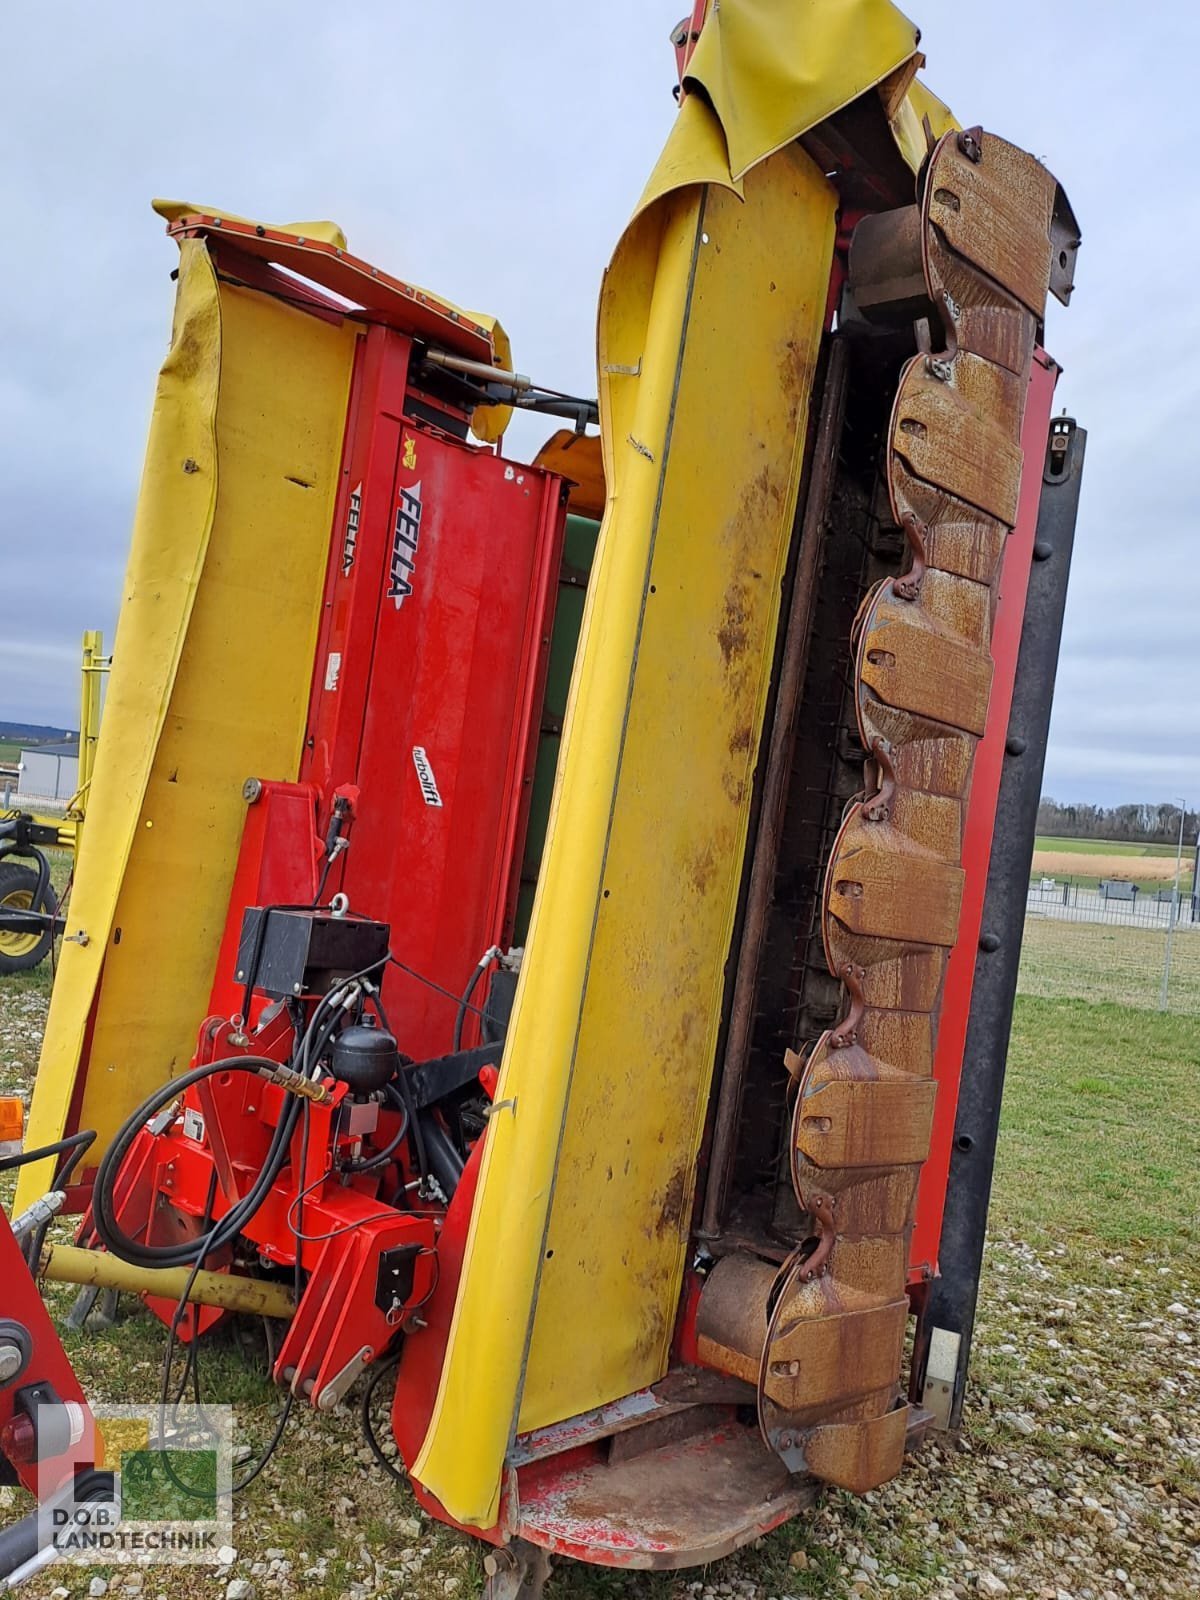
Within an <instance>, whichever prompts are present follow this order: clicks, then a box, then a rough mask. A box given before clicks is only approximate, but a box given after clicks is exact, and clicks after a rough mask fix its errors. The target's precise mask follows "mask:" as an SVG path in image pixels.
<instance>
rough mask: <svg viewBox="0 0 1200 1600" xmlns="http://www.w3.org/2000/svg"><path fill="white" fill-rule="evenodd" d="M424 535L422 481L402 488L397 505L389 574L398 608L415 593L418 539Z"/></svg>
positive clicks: (392, 595)
mask: <svg viewBox="0 0 1200 1600" xmlns="http://www.w3.org/2000/svg"><path fill="white" fill-rule="evenodd" d="M420 536H421V485H420V484H419V483H414V484H413V486H412V488H411V489H401V491H400V504H399V505H398V506H397V507H396V531H395V533H394V534H393V535H392V566H391V571H390V573H389V575H388V590H387V592H388V599H389V600H394V601H395V602H396V610H397V611H399V609H400V607H401V606H402V605H403V604H404V602H405V601H406V600H407V599H408V597H409V595H410V594H411V593H412V580H413V570H414V568H415V567H416V564H417V540H418V539H419V538H420Z"/></svg>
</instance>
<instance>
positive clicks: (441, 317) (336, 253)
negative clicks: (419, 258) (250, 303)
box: [167, 212, 495, 364]
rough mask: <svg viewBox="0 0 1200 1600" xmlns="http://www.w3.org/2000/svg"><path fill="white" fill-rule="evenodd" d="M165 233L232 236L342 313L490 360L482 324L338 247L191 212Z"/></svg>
mask: <svg viewBox="0 0 1200 1600" xmlns="http://www.w3.org/2000/svg"><path fill="white" fill-rule="evenodd" d="M167 233H168V234H169V235H170V236H171V238H173V239H191V238H207V239H210V240H212V239H220V240H230V241H232V242H233V243H234V244H235V245H236V248H237V250H238V251H239V252H240V253H242V254H243V255H246V256H252V257H256V258H257V259H259V260H260V261H264V262H267V263H269V264H270V265H271V266H274V267H283V268H285V269H286V270H287V272H289V273H294V274H295V275H296V276H297V277H298V278H300V279H308V280H310V282H311V283H317V284H320V285H321V286H322V287H323V288H325V289H329V290H331V291H332V292H333V293H334V294H336V295H339V296H341V298H342V300H343V302H344V304H343V305H342V306H341V307H340V308H339V309H341V310H343V311H347V310H353V309H356V308H357V309H360V310H361V311H362V312H363V313H364V314H365V315H364V319H363V320H369V321H376V322H381V323H383V324H385V325H386V326H388V327H391V328H397V329H399V330H400V331H402V332H404V333H407V334H411V335H412V336H413V337H415V338H419V339H422V340H428V341H430V342H432V343H434V344H436V345H437V346H438V348H439V349H446V350H450V351H452V352H453V353H454V354H456V355H460V356H466V357H467V358H468V359H469V360H472V361H484V362H487V363H489V364H491V362H492V361H493V358H494V355H495V344H494V341H493V339H492V335H491V333H490V332H489V331H488V330H487V328H485V327H484V326H483V324H482V323H480V322H477V321H475V319H474V318H473V317H471V316H468V315H467V313H465V312H462V311H459V310H457V309H456V308H455V307H454V306H451V305H450V304H449V303H448V302H447V301H445V300H441V299H439V298H438V296H437V295H431V294H428V293H426V291H425V290H424V289H418V288H416V287H415V285H413V284H411V283H405V282H404V281H403V279H401V278H393V277H392V276H391V274H390V273H387V272H384V271H382V269H381V268H379V267H373V266H372V265H371V264H370V262H369V261H363V260H362V259H361V258H360V257H358V256H354V255H351V254H350V252H349V251H348V250H343V249H340V248H339V247H338V246H337V245H333V244H326V243H325V242H324V241H323V240H320V239H308V238H305V237H303V236H302V235H298V234H295V233H283V232H281V231H280V230H279V229H277V228H268V227H265V226H264V225H263V224H262V223H257V222H244V221H241V220H240V219H237V218H234V217H218V216H213V215H210V214H208V213H205V212H192V213H189V214H188V215H187V216H183V217H180V218H178V219H177V220H176V221H174V222H171V223H168V225H167ZM295 295H296V298H309V297H311V290H310V288H309V287H308V285H307V284H303V283H301V284H297V285H296V287H295Z"/></svg>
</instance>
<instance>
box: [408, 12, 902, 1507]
mask: <svg viewBox="0 0 1200 1600" xmlns="http://www.w3.org/2000/svg"><path fill="white" fill-rule="evenodd" d="M718 17H719V25H717V26H713V20H712V19H710V24H709V25H708V26H706V28H705V30H704V33H703V35H702V38H701V43H700V46H699V47H698V49H697V52H696V55H695V57H694V58H693V63H692V72H691V75H692V76H693V77H694V78H695V79H696V80H697V81H699V82H702V83H703V84H704V87H705V89H706V91H707V93H708V96H709V97H710V99H711V100H712V102H713V105H715V107H716V112H715V113H714V111H713V110H712V109H711V108H710V106H709V104H708V103H707V102H706V101H705V100H704V99H703V98H702V97H701V96H700V95H698V94H693V95H690V96H689V97H687V98H686V99H685V101H684V104H683V106H682V108H681V112H680V115H679V118H678V119H677V122H676V125H675V128H674V130H673V132H672V135H671V138H670V140H669V142H668V145H667V148H666V150H665V151H664V153H663V156H662V158H661V160H660V161H659V163H658V166H657V168H656V170H655V173H654V176H653V178H652V179H651V182H650V184H649V186H648V188H647V190H646V192H645V194H644V195H643V197H642V201H641V203H640V205H639V208H638V211H637V213H636V214H635V217H634V220H633V222H632V223H631V224H630V226H629V228H628V229H627V230H626V232H625V234H624V235H623V237H622V239H621V241H620V243H619V245H618V247H617V250H616V253H615V255H614V258H613V261H612V264H611V266H610V268H609V271H608V274H607V276H606V279H605V283H604V289H603V292H602V296H601V305H600V320H599V362H600V375H599V376H600V398H601V424H602V433H603V441H604V456H605V475H606V479H607V485H608V495H609V500H608V506H607V510H606V514H605V519H604V524H603V528H602V532H601V537H600V543H599V548H598V551H597V558H596V564H595V567H594V569H593V574H592V580H591V585H590V588H589V592H588V602H587V609H586V612H585V616H584V623H583V631H582V635H581V639H580V646H579V653H578V657H577V660H576V665H575V675H574V679H573V684H572V691H571V699H570V705H569V707H568V713H567V719H566V727H565V730H564V738H563V750H562V756H561V758H560V764H559V772H558V779H557V785H556V791H555V798H554V804H553V808H552V813H551V817H550V823H549V830H548V835H547V843H546V852H545V856H544V860H543V868H542V874H541V879H540V882H539V886H538V896H537V902H536V905H535V909H534V914H533V921H532V926H531V929H530V936H529V941H528V948H527V952H526V959H525V964H524V968H523V971H522V975H521V980H520V985H519V988H518V993H517V997H516V1003H515V1008H514V1014H513V1019H512V1023H511V1026H510V1029H509V1033H508V1039H507V1044H506V1049H505V1055H504V1065H503V1070H502V1074H501V1079H500V1083H499V1085H498V1089H497V1101H498V1102H499V1108H498V1110H497V1112H496V1114H495V1116H494V1117H493V1119H492V1121H491V1123H490V1125H489V1131H488V1136H487V1144H486V1146H485V1150H484V1154H483V1158H482V1165H481V1171H480V1180H479V1189H478V1194H477V1197H476V1202H475V1206H474V1210H473V1215H472V1220H471V1228H470V1234H469V1238H468V1243H467V1250H466V1256H465V1260H464V1265H463V1272H462V1277H461V1280H460V1284H459V1290H458V1297H457V1302H456V1307H455V1313H454V1319H453V1324H452V1328H451V1332H450V1338H449V1343H448V1347H447V1354H446V1360H445V1364H444V1367H443V1371H442V1376H441V1382H440V1385H439V1390H438V1395H437V1399H436V1403H435V1407H434V1412H433V1416H432V1419H431V1422H430V1426H429V1428H428V1431H427V1434H426V1438H425V1441H424V1443H423V1446H422V1449H421V1451H420V1453H419V1455H418V1458H417V1460H416V1462H415V1463H414V1467H413V1471H414V1475H415V1477H416V1478H417V1479H419V1480H420V1481H421V1482H422V1483H423V1484H424V1485H425V1486H426V1487H427V1488H428V1489H429V1490H431V1491H432V1493H433V1494H435V1495H436V1496H437V1497H438V1498H439V1500H440V1501H441V1502H442V1504H443V1505H444V1506H445V1507H446V1509H447V1510H448V1511H449V1513H450V1514H451V1515H452V1516H453V1517H455V1518H456V1519H458V1520H459V1521H461V1522H463V1523H466V1524H470V1525H474V1526H479V1527H487V1526H490V1525H491V1524H493V1523H494V1522H495V1520H496V1518H497V1515H498V1512H499V1504H500V1490H501V1477H502V1472H503V1466H504V1459H505V1455H506V1451H507V1448H508V1445H509V1443H510V1440H511V1439H512V1437H513V1435H514V1433H515V1432H516V1431H517V1430H518V1428H520V1429H527V1428H530V1427H534V1426H538V1425H540V1424H544V1423H547V1422H551V1421H554V1420H558V1419H561V1418H565V1417H567V1416H570V1415H575V1414H578V1413H579V1412H580V1411H582V1410H585V1409H587V1408H589V1407H591V1406H596V1405H600V1404H603V1403H604V1402H606V1401H609V1400H611V1399H613V1398H615V1397H617V1396H619V1395H622V1394H625V1393H628V1392H630V1391H632V1390H634V1389H636V1388H638V1387H640V1386H642V1385H644V1384H646V1383H649V1382H653V1381H654V1380H655V1379H657V1378H658V1377H659V1376H661V1374H662V1372H663V1371H664V1370H665V1365H666V1360H667V1354H668V1348H669V1342H670V1336H671V1319H672V1317H673V1315H674V1311H675V1307H676V1304H677V1301H678V1294H679V1289H680V1283H681V1278H682V1271H683V1266H684V1249H685V1245H686V1239H687V1232H688V1225H689V1218H690V1207H691V1200H692V1195H693V1192H694V1183H695V1161H696V1152H697V1148H698V1143H699V1138H700V1133H701V1129H702V1123H703V1116H704V1107H705V1104H706V1097H707V1093H708V1089H709V1079H710V1075H711V1071H712V1065H713V1058H714V1054H715V1029H716V1025H717V1021H718V1017H719V1011H720V1000H721V991H722V984H723V970H724V964H725V961H726V959H727V956H728V953H729V945H730V939H731V934H732V925H733V917H734V911H735V905H736V896H737V888H738V883H739V881H740V873H741V867H742V860H743V855H744V843H745V836H746V825H747V810H748V805H749V792H750V788H751V782H752V774H753V768H754V762H755V757H756V752H757V747H758V741H759V738H760V736H761V732H762V720H763V708H764V704H765V696H766V692H767V687H768V678H769V668H770V660H771V654H772V649H773V645H774V638H775V628H776V622H777V614H776V613H777V604H778V595H779V578H780V573H781V570H782V563H783V561H784V560H785V558H786V550H787V543H788V539H789V535H790V529H791V519H792V515H793V512H794V507H795V501H796V496H797V491H798V477H799V471H800V465H801V457H802V443H803V435H804V421H805V411H806V407H807V402H808V397H809V392H810V389H811V384H812V378H813V362H814V359H815V353H816V350H817V347H818V344H819V338H820V332H821V326H822V319H823V314H824V307H825V296H826V291H827V285H828V278H829V271H830V263H831V256H832V246H833V229H834V215H835V209H836V195H835V194H834V191H833V189H832V187H831V186H830V185H829V184H828V183H827V182H826V181H825V179H824V178H823V176H822V174H821V173H820V172H819V171H818V170H817V169H816V167H815V166H814V164H813V163H812V162H811V161H810V160H809V159H808V158H807V156H805V155H804V154H803V153H802V152H801V151H800V150H799V149H798V148H797V147H796V146H795V145H794V143H793V141H794V140H795V138H796V136H797V135H798V134H800V133H801V132H803V131H804V130H805V129H806V128H807V127H809V126H812V125H813V124H814V123H815V122H817V121H819V120H821V119H822V118H824V117H826V116H828V115H829V114H830V113H831V112H832V111H834V110H836V109H837V108H839V107H841V106H843V105H845V104H847V103H848V102H849V101H850V100H852V99H854V98H855V97H856V96H857V95H859V94H861V93H863V92H864V91H865V90H868V89H870V88H871V87H872V86H873V85H876V84H879V83H882V82H883V80H884V79H886V78H889V77H890V76H891V75H892V74H894V73H896V72H897V71H898V70H899V69H901V68H903V67H905V64H906V63H908V62H910V61H911V58H912V56H913V53H914V51H915V48H916V33H915V30H914V28H913V27H912V24H911V23H909V22H908V21H907V19H905V18H904V17H903V16H902V15H901V14H900V13H899V12H898V11H896V10H895V8H894V7H892V6H890V5H888V4H886V3H885V0H825V3H822V4H816V3H812V0H809V3H807V4H804V3H798V0H724V3H723V4H722V6H721V8H720V12H719V14H718ZM710 28H711V32H710ZM915 123H916V126H917V127H918V128H919V126H920V116H919V115H916V117H915ZM893 126H894V127H895V121H894V122H893ZM911 134H912V119H911V118H910V119H909V123H908V128H907V144H908V146H909V149H910V150H911V151H912V155H911V156H909V157H908V158H909V159H912V160H913V162H914V164H915V163H916V161H919V159H920V152H918V151H917V150H916V148H915V144H914V141H913V139H912V137H911ZM898 142H901V141H899V140H898ZM901 148H904V143H903V142H902V143H901ZM906 154H907V152H906ZM739 196H740V197H741V198H739Z"/></svg>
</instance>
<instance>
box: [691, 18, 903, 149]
mask: <svg viewBox="0 0 1200 1600" xmlns="http://www.w3.org/2000/svg"><path fill="white" fill-rule="evenodd" d="M919 38H920V34H919V32H918V30H917V28H916V26H915V25H914V24H913V23H911V22H910V21H909V20H908V18H907V17H906V16H905V15H904V14H903V12H901V11H899V10H897V8H896V7H895V6H894V5H892V4H891V3H890V0H723V3H722V4H721V5H710V7H709V11H708V16H707V17H706V19H705V23H704V27H703V28H702V29H701V32H700V39H699V41H698V43H697V45H696V48H695V51H694V52H693V55H692V59H691V61H690V62H689V63H688V68H687V78H688V79H689V80H691V81H693V82H695V83H698V84H701V85H703V87H704V91H705V93H706V94H707V96H708V98H709V100H710V101H711V102H712V105H713V108H714V109H715V111H716V113H717V117H718V118H719V120H720V124H721V128H722V130H723V132H724V135H725V141H726V144H727V145H728V147H729V170H730V172H731V173H732V174H733V176H734V177H735V178H740V177H742V176H743V174H744V173H745V172H747V171H748V170H749V168H750V167H752V166H754V165H755V163H756V162H759V161H762V160H763V159H764V158H765V157H766V156H768V155H770V154H771V152H772V151H773V150H779V149H781V148H782V147H783V146H784V145H785V144H789V143H790V142H791V141H792V140H793V139H798V138H799V137H800V135H801V134H802V133H805V132H807V130H808V129H809V128H815V127H816V125H817V123H819V122H824V121H825V119H826V118H827V117H830V116H832V115H833V113H834V112H835V111H840V110H841V108H842V107H843V106H846V105H849V104H850V102H851V101H852V100H857V99H858V97H859V95H861V94H865V93H866V91H867V90H868V89H870V88H873V87H874V85H875V84H877V83H880V82H881V81H882V80H883V79H884V78H886V77H888V75H889V74H890V73H892V72H894V71H895V70H896V68H897V67H900V66H902V65H903V63H904V62H906V61H908V60H909V59H910V58H911V57H912V56H914V55H915V54H916V50H917V44H918V41H919ZM884 62H886V63H887V66H886V67H884V69H883V70H882V71H880V67H881V65H882V63H884Z"/></svg>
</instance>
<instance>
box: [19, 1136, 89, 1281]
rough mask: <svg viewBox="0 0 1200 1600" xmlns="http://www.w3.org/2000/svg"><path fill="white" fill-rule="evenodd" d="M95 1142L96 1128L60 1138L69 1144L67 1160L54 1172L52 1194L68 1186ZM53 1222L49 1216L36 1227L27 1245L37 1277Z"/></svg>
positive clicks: (26, 1255)
mask: <svg viewBox="0 0 1200 1600" xmlns="http://www.w3.org/2000/svg"><path fill="white" fill-rule="evenodd" d="M95 1142H96V1130H95V1129H94V1128H87V1129H84V1130H83V1131H81V1132H79V1133H75V1134H72V1135H71V1137H70V1138H69V1139H61V1140H59V1143H60V1144H63V1145H65V1146H67V1149H66V1151H65V1152H64V1154H65V1155H66V1160H65V1161H64V1162H63V1163H62V1165H61V1166H60V1167H59V1169H58V1171H57V1172H56V1173H55V1174H54V1178H53V1180H52V1182H51V1184H50V1193H51V1194H53V1193H54V1192H55V1191H56V1190H59V1189H65V1188H66V1186H67V1183H68V1181H69V1179H70V1178H71V1177H72V1175H73V1174H74V1171H75V1168H76V1167H77V1166H78V1165H79V1163H80V1162H81V1161H82V1160H83V1158H84V1156H85V1154H86V1153H87V1151H88V1150H89V1149H90V1148H91V1147H92V1145H93V1144H95ZM48 1148H50V1149H53V1146H49V1147H48ZM53 1222H54V1218H53V1217H47V1218H46V1220H45V1222H42V1223H39V1224H38V1226H37V1227H36V1228H35V1229H34V1231H33V1233H32V1234H31V1235H30V1237H29V1242H28V1244H27V1245H26V1246H25V1259H26V1261H27V1262H28V1263H29V1270H30V1272H32V1273H33V1274H34V1276H35V1277H36V1276H37V1271H38V1263H39V1262H40V1261H41V1259H42V1250H43V1249H44V1247H45V1244H46V1238H47V1235H48V1234H49V1232H50V1229H51V1226H52V1225H53Z"/></svg>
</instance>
